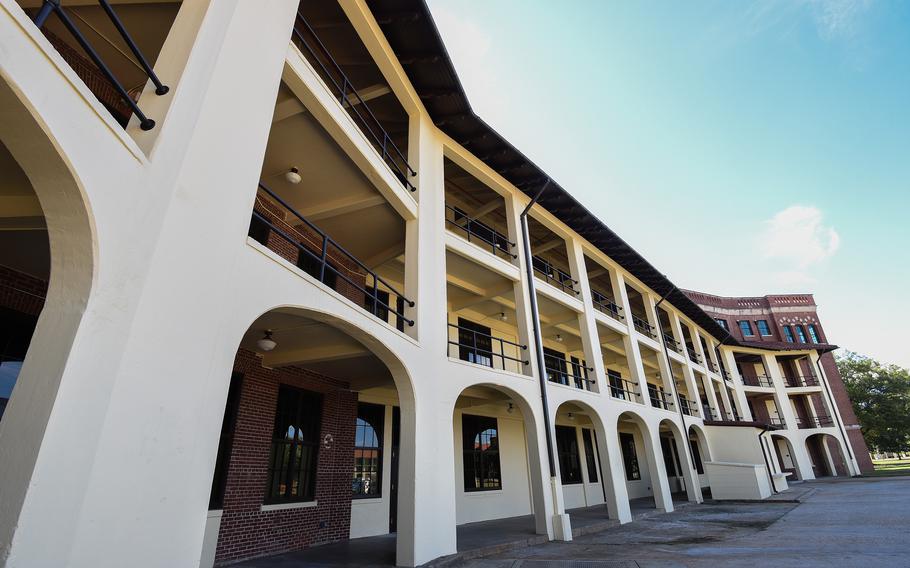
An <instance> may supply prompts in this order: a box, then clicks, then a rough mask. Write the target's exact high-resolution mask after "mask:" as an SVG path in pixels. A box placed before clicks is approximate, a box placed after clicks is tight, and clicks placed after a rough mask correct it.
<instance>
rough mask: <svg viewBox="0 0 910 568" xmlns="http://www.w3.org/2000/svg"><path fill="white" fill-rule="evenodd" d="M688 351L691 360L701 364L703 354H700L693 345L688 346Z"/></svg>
mask: <svg viewBox="0 0 910 568" xmlns="http://www.w3.org/2000/svg"><path fill="white" fill-rule="evenodd" d="M686 353H687V354H688V355H689V360H690V361H692V362H693V363H695V364H696V365H701V355H699V354H698V352H697V351H695V349H694V348H692V347H688V346H687V347H686Z"/></svg>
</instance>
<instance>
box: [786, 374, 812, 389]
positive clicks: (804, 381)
mask: <svg viewBox="0 0 910 568" xmlns="http://www.w3.org/2000/svg"><path fill="white" fill-rule="evenodd" d="M784 382H785V384H786V385H787V388H800V387H817V386H819V384H820V383H819V382H818V377H816V376H815V375H796V376H792V375H791V376H787V377H784Z"/></svg>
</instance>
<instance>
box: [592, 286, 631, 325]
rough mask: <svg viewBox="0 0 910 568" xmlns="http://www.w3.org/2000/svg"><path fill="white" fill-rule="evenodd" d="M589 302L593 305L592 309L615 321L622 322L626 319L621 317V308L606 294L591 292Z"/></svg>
mask: <svg viewBox="0 0 910 568" xmlns="http://www.w3.org/2000/svg"><path fill="white" fill-rule="evenodd" d="M591 301H592V303H593V304H594V307H595V308H597V309H598V310H600V311H601V312H603V313H605V314H607V315H608V316H610V317H611V318H613V319H615V320H624V319H626V317H625V316H624V315H622V306H620V305H619V304H617V303H616V302H615V301H613V298H610V297H609V296H607V295H606V294H603V293H601V292H598V291H597V290H591Z"/></svg>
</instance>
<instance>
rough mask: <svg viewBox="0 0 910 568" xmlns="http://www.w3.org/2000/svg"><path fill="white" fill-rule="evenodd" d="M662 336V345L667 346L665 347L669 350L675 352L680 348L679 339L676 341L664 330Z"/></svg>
mask: <svg viewBox="0 0 910 568" xmlns="http://www.w3.org/2000/svg"><path fill="white" fill-rule="evenodd" d="M663 336H664V345H666V346H667V349H670V350H671V351H675V352H677V353H679V352H680V350H681V349H682V345H680V343H679V341H676V340H675V339H673V336H672V335H670V334H669V333H666V332H665V333H664V334H663Z"/></svg>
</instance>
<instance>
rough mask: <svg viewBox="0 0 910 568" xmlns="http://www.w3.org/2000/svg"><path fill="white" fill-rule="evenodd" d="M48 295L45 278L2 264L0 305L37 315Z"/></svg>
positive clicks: (0, 267) (0, 271) (0, 270)
mask: <svg viewBox="0 0 910 568" xmlns="http://www.w3.org/2000/svg"><path fill="white" fill-rule="evenodd" d="M46 295H47V282H45V281H44V280H41V279H39V278H35V277H34V276H29V275H28V274H24V273H22V272H17V271H15V270H13V269H12V268H7V267H6V266H3V265H0V307H2V308H9V309H11V310H15V311H17V312H22V313H24V314H29V315H32V316H37V315H38V314H40V313H41V309H42V308H43V307H44V297H45V296H46Z"/></svg>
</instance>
